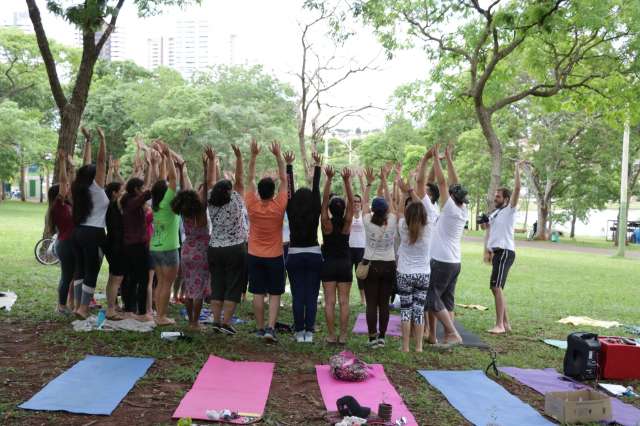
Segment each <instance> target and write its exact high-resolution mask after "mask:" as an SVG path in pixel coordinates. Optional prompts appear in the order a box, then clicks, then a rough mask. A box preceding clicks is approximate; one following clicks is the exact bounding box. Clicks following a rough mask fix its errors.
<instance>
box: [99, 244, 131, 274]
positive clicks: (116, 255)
mask: <svg viewBox="0 0 640 426" xmlns="http://www.w3.org/2000/svg"><path fill="white" fill-rule="evenodd" d="M123 250H124V248H123V247H122V246H119V247H118V246H115V245H105V247H104V256H105V257H106V258H107V262H108V263H109V273H110V274H111V275H114V276H116V277H121V276H123V275H124V274H125V273H126V272H127V261H126V260H127V259H126V257H125V255H124V253H123Z"/></svg>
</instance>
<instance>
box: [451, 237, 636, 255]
mask: <svg viewBox="0 0 640 426" xmlns="http://www.w3.org/2000/svg"><path fill="white" fill-rule="evenodd" d="M463 240H464V241H469V242H477V243H482V242H483V241H484V239H483V238H482V237H474V236H470V235H465V236H464V237H463ZM516 247H529V248H537V249H544V250H558V251H569V252H573V253H591V254H601V255H603V256H613V255H614V254H615V249H606V248H596V247H581V246H574V245H571V244H564V243H552V242H549V241H528V240H516ZM626 256H627V257H632V258H634V259H640V251H637V250H627V252H626Z"/></svg>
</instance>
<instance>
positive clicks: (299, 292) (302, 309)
mask: <svg viewBox="0 0 640 426" xmlns="http://www.w3.org/2000/svg"><path fill="white" fill-rule="evenodd" d="M321 270H322V255H321V254H320V253H290V254H289V256H288V257H287V273H288V274H289V283H290V284H291V296H292V299H293V323H294V324H293V325H294V329H295V331H310V332H313V331H314V328H315V323H316V313H317V312H318V294H319V293H320V271H321Z"/></svg>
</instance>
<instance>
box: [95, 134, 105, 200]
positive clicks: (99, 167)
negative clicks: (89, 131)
mask: <svg viewBox="0 0 640 426" xmlns="http://www.w3.org/2000/svg"><path fill="white" fill-rule="evenodd" d="M98 135H99V136H100V147H99V148H98V159H97V161H96V183H97V184H98V186H100V187H101V188H102V187H104V184H105V182H104V181H105V178H106V176H107V146H106V141H105V138H104V132H103V131H102V129H101V128H100V127H98Z"/></svg>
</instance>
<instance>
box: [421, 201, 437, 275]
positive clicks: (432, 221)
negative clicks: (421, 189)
mask: <svg viewBox="0 0 640 426" xmlns="http://www.w3.org/2000/svg"><path fill="white" fill-rule="evenodd" d="M422 205H423V206H424V209H425V210H426V211H427V245H426V249H425V253H424V255H425V257H426V258H427V264H428V263H429V261H430V260H431V244H432V241H433V233H434V232H435V227H436V222H437V221H438V216H440V210H439V209H438V206H437V205H435V204H433V203H432V202H431V199H430V198H429V196H428V195H425V196H424V198H423V199H422Z"/></svg>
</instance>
